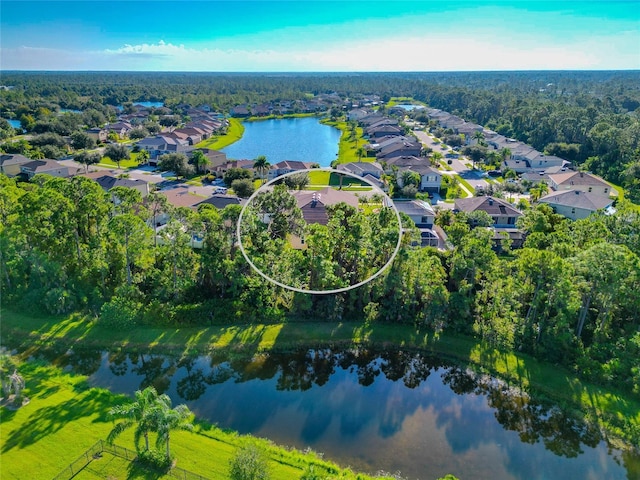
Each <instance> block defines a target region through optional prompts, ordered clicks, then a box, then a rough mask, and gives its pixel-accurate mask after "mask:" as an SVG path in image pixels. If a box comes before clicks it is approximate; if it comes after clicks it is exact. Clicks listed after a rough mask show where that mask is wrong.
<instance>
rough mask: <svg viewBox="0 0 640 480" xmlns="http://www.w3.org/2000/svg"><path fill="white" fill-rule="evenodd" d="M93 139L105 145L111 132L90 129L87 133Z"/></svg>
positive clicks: (97, 128) (102, 129)
mask: <svg viewBox="0 0 640 480" xmlns="http://www.w3.org/2000/svg"><path fill="white" fill-rule="evenodd" d="M85 133H86V134H87V135H89V136H90V137H91V138H93V139H94V140H95V141H96V143H104V142H106V141H107V137H108V135H109V131H108V130H106V129H104V128H99V127H96V128H90V129H88V130H87V131H86V132H85Z"/></svg>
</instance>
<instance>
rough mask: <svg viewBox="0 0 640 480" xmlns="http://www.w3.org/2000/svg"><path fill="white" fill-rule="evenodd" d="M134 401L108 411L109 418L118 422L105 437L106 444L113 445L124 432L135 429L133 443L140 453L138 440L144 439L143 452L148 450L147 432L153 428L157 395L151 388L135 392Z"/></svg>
mask: <svg viewBox="0 0 640 480" xmlns="http://www.w3.org/2000/svg"><path fill="white" fill-rule="evenodd" d="M134 398H135V400H134V401H133V402H131V403H127V404H125V405H119V406H117V407H113V408H112V409H111V410H109V416H110V417H111V418H113V419H118V420H120V421H119V422H118V423H116V424H115V425H114V427H113V428H112V429H111V431H110V432H109V435H107V443H109V444H113V442H115V440H116V438H118V437H119V436H120V435H121V434H122V433H123V432H124V431H125V430H127V429H129V428H132V427H135V430H134V443H135V446H136V451H138V452H139V451H140V439H141V438H142V437H144V442H145V450H149V432H150V431H153V429H154V428H155V424H154V422H152V420H155V418H153V416H152V414H153V413H154V408H157V403H158V399H159V397H158V393H157V392H156V389H155V388H153V387H147V388H145V389H144V390H137V391H136V393H135V394H134Z"/></svg>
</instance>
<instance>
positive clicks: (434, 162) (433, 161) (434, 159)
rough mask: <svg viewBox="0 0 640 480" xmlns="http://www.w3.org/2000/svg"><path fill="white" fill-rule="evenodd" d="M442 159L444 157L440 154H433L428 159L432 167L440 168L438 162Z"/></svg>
mask: <svg viewBox="0 0 640 480" xmlns="http://www.w3.org/2000/svg"><path fill="white" fill-rule="evenodd" d="M443 158H444V155H442V153H440V152H433V153H432V154H431V157H430V159H431V165H433V166H434V167H438V166H440V160H442V159H443Z"/></svg>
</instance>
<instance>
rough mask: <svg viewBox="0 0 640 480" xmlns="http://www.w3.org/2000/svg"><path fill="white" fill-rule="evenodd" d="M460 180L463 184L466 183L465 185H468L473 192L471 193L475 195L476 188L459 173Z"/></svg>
mask: <svg viewBox="0 0 640 480" xmlns="http://www.w3.org/2000/svg"><path fill="white" fill-rule="evenodd" d="M457 177H458V180H459V181H460V183H461V184H462V185H464V186H465V187H467V188H468V189H469V191H470V192H471V194H472V195H473V192H475V191H476V189H475V188H474V187H473V186H472V185H471V184H470V183H469V182H467V181H466V180H465V179H464V178H462V177H461V176H460V175H457Z"/></svg>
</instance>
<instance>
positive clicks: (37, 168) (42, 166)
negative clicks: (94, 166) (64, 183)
mask: <svg viewBox="0 0 640 480" xmlns="http://www.w3.org/2000/svg"><path fill="white" fill-rule="evenodd" d="M78 171H80V169H79V168H75V167H69V166H67V165H63V164H62V163H59V162H56V161H55V160H49V159H43V160H31V161H30V162H27V163H22V164H20V174H21V175H24V176H25V177H26V178H27V179H29V180H31V179H32V178H33V176H34V175H37V174H38V173H45V174H47V175H51V176H53V177H71V176H73V175H75V174H76V173H77V172H78Z"/></svg>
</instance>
